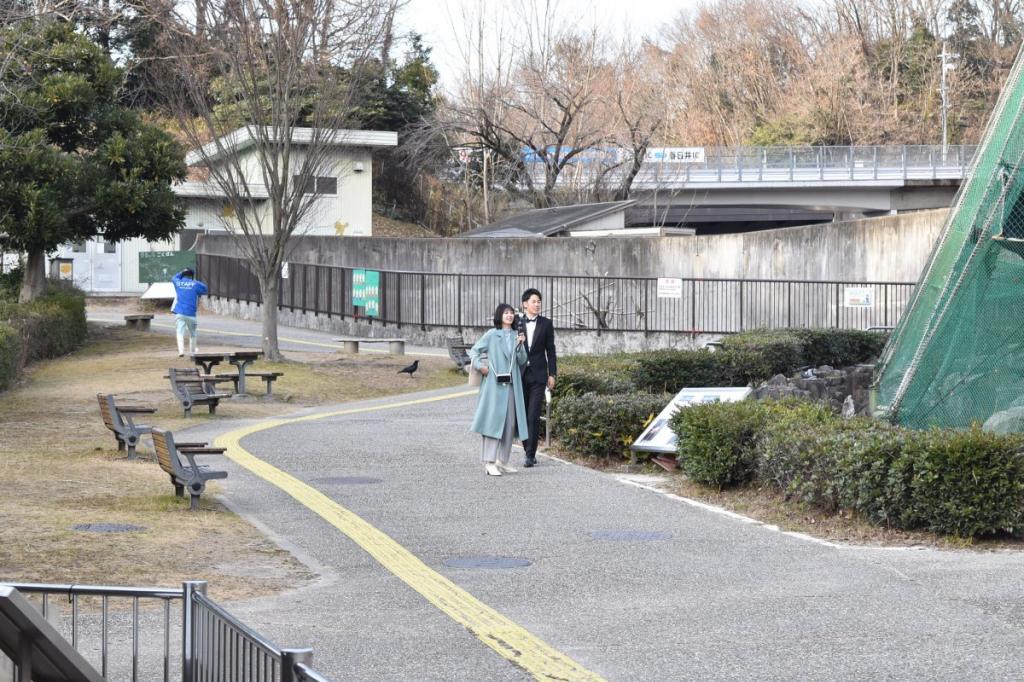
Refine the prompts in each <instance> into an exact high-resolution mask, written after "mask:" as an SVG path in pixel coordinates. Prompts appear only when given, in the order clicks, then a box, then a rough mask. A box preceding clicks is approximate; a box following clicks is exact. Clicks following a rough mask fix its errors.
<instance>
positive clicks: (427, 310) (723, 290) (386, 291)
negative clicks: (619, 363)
mask: <svg viewBox="0 0 1024 682" xmlns="http://www.w3.org/2000/svg"><path fill="white" fill-rule="evenodd" d="M197 259H198V270H199V276H200V277H202V278H203V279H204V280H205V281H206V282H207V284H208V285H209V287H210V295H211V296H217V297H221V298H225V299H231V300H237V301H247V302H251V303H261V302H262V299H261V296H260V291H259V286H258V283H257V280H256V277H255V276H254V275H253V274H252V273H251V272H250V271H249V270H248V269H247V268H246V266H245V263H244V261H242V260H241V259H238V258H231V257H227V256H212V255H205V254H199V255H198V257H197ZM352 272H353V270H352V268H344V267H337V266H330V265H314V264H304V263H289V266H288V277H287V278H280V279H279V281H278V291H279V297H280V298H279V301H278V305H279V308H280V309H284V310H293V311H294V310H299V311H302V312H311V313H315V314H317V315H324V316H327V317H339V318H342V319H345V318H352V319H355V318H361V319H365V316H364V315H363V311H362V310H361V309H360V308H357V307H356V306H354V305H353V303H352ZM674 283H675V285H676V286H675V287H674V288H673V289H672V292H671V294H670V295H666V294H667V292H666V291H665V290H664V289H663V290H662V291H661V295H659V279H658V278H656V277H590V276H570V275H538V276H532V275H477V274H456V273H428V272H403V271H392V270H382V271H380V311H379V315H378V316H377V317H376V318H375V319H376V320H377V321H379V322H381V323H383V324H385V325H388V324H393V325H395V326H397V327H402V326H403V325H409V326H418V327H420V328H422V329H427V328H428V327H454V328H460V329H461V328H463V327H481V326H489V325H490V320H491V319H492V315H493V311H494V307H495V306H496V305H497V304H498V303H500V302H506V303H511V304H513V305H516V306H518V303H519V298H520V294H521V293H522V291H523V290H524V289H526V288H528V287H536V288H538V289H540V290H541V292H542V293H543V296H544V308H545V315H547V316H549V317H550V318H551V319H552V320H553V321H554V324H555V327H556V328H558V329H566V330H590V331H595V332H597V333H598V334H600V333H601V332H603V331H616V332H648V333H652V332H681V333H705V334H728V333H734V332H740V331H744V330H748V329H761V328H768V329H779V328H788V327H807V328H824V327H840V328H846V329H864V328H867V327H891V326H893V325H895V324H896V321H897V320H898V319H899V316H900V314H901V313H902V312H903V308H904V306H905V305H906V303H907V301H908V300H909V299H910V296H911V294H912V293H913V290H914V286H915V285H914V283H912V282H843V281H799V280H763V279H753V280H744V279H696V278H682V279H678V280H675V281H674ZM662 284H664V282H662ZM850 289H856V290H857V292H856V293H857V302H856V303H855V304H854V305H851V304H850V297H849V296H847V294H848V293H849V291H848V290H850Z"/></svg>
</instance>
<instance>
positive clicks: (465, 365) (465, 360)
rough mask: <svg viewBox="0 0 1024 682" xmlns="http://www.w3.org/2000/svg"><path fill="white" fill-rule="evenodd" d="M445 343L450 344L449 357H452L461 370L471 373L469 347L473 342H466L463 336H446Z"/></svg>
mask: <svg viewBox="0 0 1024 682" xmlns="http://www.w3.org/2000/svg"><path fill="white" fill-rule="evenodd" d="M445 345H447V346H448V357H450V358H451V359H452V362H454V363H455V366H456V367H458V368H459V370H460V371H463V372H466V373H469V363H470V359H469V349H470V348H472V347H473V344H471V343H466V342H465V341H464V340H463V338H462V336H461V335H460V336H449V337H447V338H445Z"/></svg>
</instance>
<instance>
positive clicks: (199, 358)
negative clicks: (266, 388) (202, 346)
mask: <svg viewBox="0 0 1024 682" xmlns="http://www.w3.org/2000/svg"><path fill="white" fill-rule="evenodd" d="M261 357H263V351H261V350H234V351H221V352H218V353H193V354H192V361H193V362H195V363H196V364H197V365H199V366H200V367H202V368H203V371H204V372H205V373H206V374H212V373H213V368H214V367H215V366H216V365H219V364H220V363H222V362H227V363H230V364H232V365H234V366H235V367H237V368H238V387H237V389H236V391H237V392H238V393H240V394H244V393H245V368H246V367H248V366H249V365H251V364H252V363H254V362H256V361H257V360H259V359H260V358H261Z"/></svg>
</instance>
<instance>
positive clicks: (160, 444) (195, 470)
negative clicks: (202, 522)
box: [153, 429, 228, 511]
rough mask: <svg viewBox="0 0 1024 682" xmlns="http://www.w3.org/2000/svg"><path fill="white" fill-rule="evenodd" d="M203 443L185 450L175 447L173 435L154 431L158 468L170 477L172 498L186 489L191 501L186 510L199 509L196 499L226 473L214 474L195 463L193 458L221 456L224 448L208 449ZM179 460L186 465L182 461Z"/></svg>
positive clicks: (154, 446)
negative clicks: (184, 460)
mask: <svg viewBox="0 0 1024 682" xmlns="http://www.w3.org/2000/svg"><path fill="white" fill-rule="evenodd" d="M205 445H206V444H205V443H202V444H200V443H189V444H188V445H187V447H186V445H185V444H184V443H182V444H181V445H175V444H174V434H173V433H171V432H170V431H164V430H163V429H153V448H154V449H155V450H156V461H157V462H158V463H159V464H160V468H161V469H163V470H164V472H165V473H166V474H167V475H168V476H170V477H171V483H172V484H173V485H174V496H175V497H184V496H185V488H188V494H189V496H190V497H191V500H190V501H189V510H191V511H197V510H198V509H199V496H200V495H202V494H203V491H204V490H206V482H207V481H211V480H214V479H218V478H227V477H228V472H226V471H216V470H213V469H210V468H209V467H208V466H206V465H203V464H197V463H196V459H195V458H196V455H223V454H224V451H225V450H226V449H227V448H208V447H205ZM182 456H184V457H185V459H186V460H187V461H188V463H187V464H186V463H185V462H182V461H181V458H182Z"/></svg>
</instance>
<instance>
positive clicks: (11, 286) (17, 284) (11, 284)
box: [0, 267, 23, 302]
mask: <svg viewBox="0 0 1024 682" xmlns="http://www.w3.org/2000/svg"><path fill="white" fill-rule="evenodd" d="M22 275H23V272H22V269H21V267H16V268H12V269H11V270H8V271H7V272H0V302H2V301H17V300H18V291H19V290H20V289H21V278H22Z"/></svg>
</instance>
